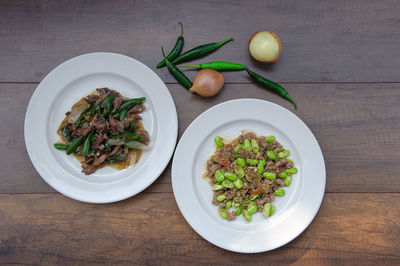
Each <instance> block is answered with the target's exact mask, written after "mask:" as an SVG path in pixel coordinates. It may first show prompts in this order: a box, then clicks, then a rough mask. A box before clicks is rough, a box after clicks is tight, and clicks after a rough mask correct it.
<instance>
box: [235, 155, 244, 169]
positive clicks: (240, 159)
mask: <svg viewBox="0 0 400 266" xmlns="http://www.w3.org/2000/svg"><path fill="white" fill-rule="evenodd" d="M236 162H237V164H238V165H239V166H240V167H242V168H244V167H245V166H246V161H245V160H244V159H243V158H240V157H239V158H237V159H236Z"/></svg>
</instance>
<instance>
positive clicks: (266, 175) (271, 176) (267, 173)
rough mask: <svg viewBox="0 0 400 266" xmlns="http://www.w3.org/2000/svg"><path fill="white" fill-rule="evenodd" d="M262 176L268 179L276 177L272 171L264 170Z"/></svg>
mask: <svg viewBox="0 0 400 266" xmlns="http://www.w3.org/2000/svg"><path fill="white" fill-rule="evenodd" d="M263 176H264V177H265V178H266V179H268V180H275V179H276V175H275V174H274V173H270V172H264V173H263Z"/></svg>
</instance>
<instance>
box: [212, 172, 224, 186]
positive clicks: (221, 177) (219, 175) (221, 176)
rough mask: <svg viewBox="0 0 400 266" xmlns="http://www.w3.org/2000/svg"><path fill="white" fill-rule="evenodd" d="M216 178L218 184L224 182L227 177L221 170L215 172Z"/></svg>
mask: <svg viewBox="0 0 400 266" xmlns="http://www.w3.org/2000/svg"><path fill="white" fill-rule="evenodd" d="M214 178H215V180H217V182H218V183H221V182H222V181H224V179H225V176H224V174H223V173H222V172H221V171H220V170H217V171H215V174H214Z"/></svg>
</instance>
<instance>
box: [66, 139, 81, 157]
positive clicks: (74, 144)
mask: <svg viewBox="0 0 400 266" xmlns="http://www.w3.org/2000/svg"><path fill="white" fill-rule="evenodd" d="M82 140H83V136H80V137H79V138H77V139H76V140H74V141H73V142H72V143H71V144H70V145H69V147H68V149H67V155H70V154H71V153H73V152H75V151H76V149H77V148H78V146H79V145H80V144H81V142H82Z"/></svg>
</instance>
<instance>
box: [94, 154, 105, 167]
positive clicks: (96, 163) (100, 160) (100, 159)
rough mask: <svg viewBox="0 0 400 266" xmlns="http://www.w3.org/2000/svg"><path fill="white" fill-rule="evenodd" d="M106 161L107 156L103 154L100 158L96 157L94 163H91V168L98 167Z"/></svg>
mask: <svg viewBox="0 0 400 266" xmlns="http://www.w3.org/2000/svg"><path fill="white" fill-rule="evenodd" d="M106 159H107V154H103V155H101V156H100V157H97V158H96V159H95V160H94V162H93V164H92V165H93V166H99V165H100V164H102V163H103V162H104V161H105V160H106Z"/></svg>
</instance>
